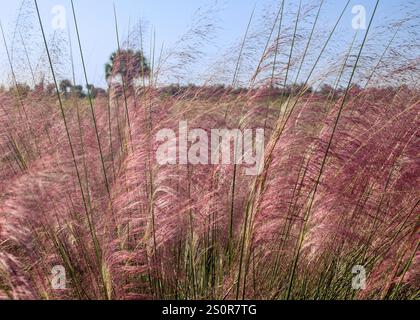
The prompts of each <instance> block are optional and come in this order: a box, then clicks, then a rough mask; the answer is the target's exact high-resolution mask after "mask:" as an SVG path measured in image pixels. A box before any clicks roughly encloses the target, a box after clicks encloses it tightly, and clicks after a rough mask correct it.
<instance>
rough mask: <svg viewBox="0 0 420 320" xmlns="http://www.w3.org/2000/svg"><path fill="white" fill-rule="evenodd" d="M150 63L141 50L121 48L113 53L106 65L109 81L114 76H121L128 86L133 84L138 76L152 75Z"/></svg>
mask: <svg viewBox="0 0 420 320" xmlns="http://www.w3.org/2000/svg"><path fill="white" fill-rule="evenodd" d="M150 72H151V69H150V65H149V63H148V61H147V59H146V57H145V56H144V54H143V53H142V52H141V51H133V50H131V49H128V50H120V51H116V52H114V53H112V55H111V57H110V58H109V62H108V63H107V64H106V65H105V77H106V80H107V82H108V83H109V82H110V81H112V80H116V79H113V78H116V77H121V78H122V79H121V78H119V80H123V81H124V83H125V84H126V85H127V86H131V85H133V82H134V80H135V79H137V78H143V77H145V78H147V77H149V76H150Z"/></svg>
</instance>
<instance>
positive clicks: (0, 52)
mask: <svg viewBox="0 0 420 320" xmlns="http://www.w3.org/2000/svg"><path fill="white" fill-rule="evenodd" d="M214 1H215V0H177V1H174V0H115V1H113V0H74V3H75V6H76V10H77V15H78V21H79V28H80V31H81V36H82V44H83V47H84V52H85V58H86V62H87V65H88V75H89V78H90V79H89V80H90V81H91V82H92V83H96V84H103V66H104V64H105V62H106V61H107V58H108V57H109V55H110V53H111V52H112V51H113V50H115V49H116V40H115V30H114V22H113V3H114V2H115V5H116V7H117V11H118V19H119V24H120V33H121V34H122V37H123V34H126V32H127V29H128V25H129V23H130V24H131V25H133V24H135V23H136V22H137V21H138V20H139V18H141V19H143V20H145V21H147V22H148V24H149V27H150V26H153V28H155V30H156V37H157V47H159V48H160V43H162V42H164V43H165V46H166V47H170V46H171V44H173V43H174V41H175V40H176V39H178V38H179V37H180V36H181V35H182V34H183V33H184V32H185V31H186V30H187V29H188V26H189V25H190V23H191V20H192V17H193V15H194V12H195V11H196V10H197V9H198V8H200V7H203V6H205V5H206V4H209V3H212V2H214ZM286 2H288V3H289V4H290V3H296V5H297V3H298V1H291V0H289V1H287V0H286ZM303 2H304V3H310V2H311V0H303ZM314 2H315V3H317V2H318V1H314ZM405 2H406V1H405V0H392V1H391V0H381V3H380V6H379V9H378V15H377V17H376V20H375V22H376V23H383V22H384V21H386V20H387V19H399V18H402V17H403V16H404V14H405V12H404V10H401V9H400V7H401V5H403V4H404V3H405ZM38 3H39V7H40V11H41V14H42V18H43V20H44V24H45V27H46V29H47V32H48V33H50V32H52V27H51V21H52V19H53V18H54V14H53V13H52V12H51V10H52V8H53V7H54V6H56V5H62V6H64V7H65V8H66V16H67V20H68V22H69V23H70V25H71V26H72V16H71V9H70V8H71V7H70V0H39V1H38ZM275 3H276V1H273V0H219V1H218V7H219V8H220V11H218V16H217V18H218V19H217V24H218V27H219V28H218V31H217V34H216V41H217V44H218V46H217V48H220V47H223V46H226V47H228V46H229V45H231V44H232V43H234V42H235V41H237V40H238V39H240V38H241V37H242V36H243V33H244V30H245V27H246V24H247V21H248V19H249V15H250V13H251V11H252V9H253V7H254V6H256V11H257V14H256V15H258V14H259V13H261V12H262V11H263V10H267V9H269V8H270V7H269V6H270V4H275ZM344 3H345V1H344V0H326V3H325V5H324V8H323V11H322V14H321V17H322V18H321V21H320V23H321V24H322V25H326V26H327V25H331V24H333V23H334V22H335V19H336V17H337V16H338V15H339V13H340V10H341V9H342V7H343V5H344ZM374 3H375V0H354V1H353V2H352V5H357V4H362V5H364V6H365V7H366V9H367V14H368V17H369V14H371V11H372V8H373V5H374ZM419 3H420V1H417V5H418V7H417V8H419V9H420V5H419ZM19 5H20V1H10V0H0V8H1V11H0V19H1V22H2V24H3V26H4V28H5V31H6V34H7V36H8V40H10V34H12V32H13V25H14V21H15V19H16V15H17V12H18V8H19ZM273 10H275V9H273ZM351 20H352V14H351V6H350V9H349V10H348V11H347V14H346V16H345V17H344V19H343V25H342V28H343V30H344V31H346V30H347V29H348V30H349V32H348V34H349V36H350V35H351V34H352V33H353V32H352V28H351ZM258 21H261V20H258V19H256V20H255V21H254V23H258ZM286 23H287V22H286ZM345 33H346V32H344V34H345ZM215 48H216V47H211V46H210V47H209V48H206V49H205V53H206V54H207V55H208V56H212V55H217V50H215ZM75 52H76V51H75ZM5 61H6V58H5V48H4V45H3V43H1V44H0V71H1V74H0V81H1V80H3V81H4V75H5V74H6V73H7V72H8V70H6V68H7V64H6V63H5ZM77 78H78V79H81V70H80V65H79V66H78V67H77ZM80 81H81V80H80Z"/></svg>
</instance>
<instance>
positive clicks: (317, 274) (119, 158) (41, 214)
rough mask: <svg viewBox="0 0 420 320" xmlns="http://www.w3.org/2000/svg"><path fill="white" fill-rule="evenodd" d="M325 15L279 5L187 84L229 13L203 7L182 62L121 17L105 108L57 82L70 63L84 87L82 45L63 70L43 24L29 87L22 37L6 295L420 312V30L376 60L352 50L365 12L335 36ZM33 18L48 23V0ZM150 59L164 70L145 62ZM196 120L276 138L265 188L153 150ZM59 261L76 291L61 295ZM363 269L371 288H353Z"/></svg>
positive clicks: (2, 207)
mask: <svg viewBox="0 0 420 320" xmlns="http://www.w3.org/2000/svg"><path fill="white" fill-rule="evenodd" d="M286 3H287V2H286ZM71 4H72V5H73V7H72V9H73V14H74V23H75V27H77V12H76V10H75V9H77V4H76V5H74V4H73V1H72V2H71ZM323 5H324V1H320V2H316V3H315V5H314V4H310V5H307V4H306V2H305V1H304V2H303V3H300V4H299V7H297V6H290V5H285V2H281V3H280V4H277V7H276V11H275V12H274V14H273V13H272V12H268V13H267V14H265V15H264V16H263V18H264V21H265V23H264V24H260V25H262V27H261V28H259V29H256V30H254V29H253V23H254V21H255V19H256V18H255V15H256V13H253V14H252V15H251V17H250V19H249V24H248V27H247V28H246V30H245V33H244V35H243V36H242V37H241V38H240V41H239V43H238V44H237V45H236V46H235V50H231V49H230V50H229V51H228V52H226V53H225V54H221V56H223V64H221V63H220V61H218V62H216V63H214V64H211V63H210V67H209V68H208V71H207V72H208V73H207V74H205V75H204V76H200V82H201V84H200V85H189V86H182V85H172V86H167V85H166V86H165V85H164V82H163V81H168V79H177V80H178V81H179V80H180V79H183V78H184V77H186V74H187V73H188V72H186V70H188V69H187V65H188V67H192V65H193V64H198V63H200V61H203V59H204V58H203V53H202V52H201V46H204V45H205V43H206V42H208V41H210V42H211V41H213V35H212V33H213V32H214V31H215V30H216V29H217V28H216V27H215V25H213V15H214V13H215V11H214V10H216V9H215V8H214V7H212V6H210V7H209V8H205V9H204V10H201V11H200V10H199V11H198V19H197V22H196V23H193V24H192V27H191V30H189V31H188V32H187V33H186V35H185V36H184V37H181V39H180V40H179V41H178V42H177V43H176V46H175V48H173V49H172V51H171V50H169V51H168V50H166V49H165V48H162V49H160V48H158V46H157V45H156V44H155V43H154V41H155V40H154V39H155V38H154V32H153V31H152V32H151V35H147V33H149V31H150V30H146V29H147V28H145V27H144V26H145V24H144V23H143V22H139V23H138V25H136V26H134V27H133V30H132V31H131V30H130V31H129V35H128V37H127V39H126V40H125V41H123V42H121V43H120V34H119V29H118V19H117V16H118V14H117V12H116V15H115V18H116V21H115V23H116V40H115V44H116V47H117V46H118V51H117V52H116V54H115V55H114V56H113V66H109V67H108V69H107V72H109V74H108V77H109V80H110V81H109V87H108V88H107V89H108V90H107V94H104V95H98V96H95V97H93V92H92V91H91V90H90V89H89V90H88V93H87V97H81V96H79V94H80V92H79V93H78V92H76V91H75V89H74V88H73V89H72V90H71V91H70V92H64V93H63V92H61V91H60V88H59V87H58V83H57V82H55V83H54V80H55V79H54V78H56V77H58V78H57V79H61V78H60V72H61V70H65V69H66V66H65V64H66V62H67V61H71V66H72V68H73V70H72V72H73V82H74V64H73V61H74V60H76V59H83V54H84V52H83V43H82V42H80V41H78V42H77V43H76V45H77V49H79V50H77V52H78V54H77V55H76V54H75V55H74V56H73V55H71V56H69V57H68V58H66V57H64V56H63V60H62V61H55V58H54V49H53V48H54V45H53V43H52V42H51V41H49V40H48V38H47V36H45V34H43V32H44V30H43V29H39V35H40V42H39V43H37V44H36V45H35V44H34V43H30V44H28V45H31V46H33V47H34V48H35V47H40V48H42V49H41V52H40V54H39V56H40V57H41V58H39V60H38V61H31V58H32V57H34V56H36V55H31V57H29V56H28V55H24V56H26V57H27V58H28V59H25V60H20V61H19V63H18V65H22V64H23V65H25V64H26V65H29V66H30V67H31V69H32V70H37V71H36V76H35V77H33V82H34V83H33V84H32V85H31V86H24V85H23V84H22V83H21V81H22V80H21V79H24V78H25V76H26V75H23V74H21V72H22V71H21V68H15V67H14V66H15V65H16V64H17V62H16V61H15V60H16V59H17V57H19V56H20V55H19V52H18V51H19V45H16V44H15V41H17V42H18V43H20V45H22V44H24V43H25V39H24V38H23V37H13V40H12V42H13V44H12V45H10V47H13V51H14V52H15V53H14V58H13V59H12V58H10V59H9V60H8V61H9V63H8V66H9V69H10V70H11V79H12V81H11V85H10V86H9V87H8V88H7V89H6V88H3V89H1V90H0V155H1V156H0V163H1V166H0V180H1V183H0V298H1V299H418V298H419V296H418V289H419V279H420V275H419V234H418V227H419V220H418V213H419V185H420V175H419V161H418V158H419V143H420V141H419V132H418V128H419V127H420V119H419V111H420V108H419V107H420V93H419V89H418V83H417V82H416V81H418V75H419V74H418V63H419V59H418V57H416V56H412V55H406V57H403V55H402V52H401V51H400V50H399V49H398V48H399V46H400V45H401V41H402V40H401V39H406V40H407V42H410V40H412V39H413V38H414V39H418V34H417V33H416V32H413V30H415V29H413V28H412V26H413V24H414V25H415V24H416V23H417V22H416V17H411V18H410V19H406V20H404V21H400V22H399V24H395V26H396V29H395V30H396V31H397V32H403V28H404V26H406V28H407V29H406V30H410V31H409V32H408V35H407V36H406V37H405V38H404V37H402V38H396V37H394V38H390V37H392V36H393V34H394V32H391V33H387V34H385V33H383V32H381V30H380V28H378V30H379V31H378V33H377V34H379V35H382V36H384V35H385V36H388V37H387V38H386V41H389V42H386V41H385V42H386V43H387V44H388V45H387V46H386V47H382V46H379V45H378V46H376V45H373V44H372V45H371V41H374V39H373V38H374V37H372V38H371V37H370V35H371V34H372V35H377V34H376V33H375V32H376V29H375V28H374V27H371V24H369V28H368V29H367V30H366V31H365V34H362V36H364V38H360V37H358V34H357V31H355V33H356V34H355V36H354V37H353V38H352V42H351V43H346V44H342V43H341V40H340V39H335V36H336V33H338V32H339V31H338V30H337V26H339V25H340V22H342V20H341V19H342V17H343V13H344V12H346V10H349V3H347V5H346V4H344V5H343V8H342V10H343V11H342V12H341V11H340V12H338V15H337V20H336V21H334V23H333V25H332V26H331V27H330V28H329V29H328V30H327V32H326V33H322V32H321V31H320V29H319V28H320V27H319V26H318V23H319V21H318V20H319V19H320V18H319V17H320V16H322V8H323V7H322V6H323ZM22 8H25V9H24V10H23V9H22ZM22 8H21V12H23V13H24V14H23V13H22V14H21V15H22V16H23V17H24V20H25V21H31V23H33V21H35V22H37V23H38V22H39V23H38V25H37V26H39V27H41V28H42V26H43V25H42V20H41V18H39V21H38V20H37V19H38V17H37V16H36V13H37V11H38V10H39V8H38V7H37V3H36V1H35V2H34V3H32V2H29V1H24V4H23V7H22ZM22 10H23V11H22ZM340 10H341V9H340ZM378 10H380V5H379V9H378ZM340 13H341V16H340ZM32 14H35V16H33V15H32ZM254 14H255V15H254ZM374 16H375V13H374V14H373V16H372V20H371V21H370V22H372V21H373V20H374ZM417 18H418V17H417ZM25 21H22V20H19V19H18V22H17V23H16V30H25V28H24V26H25ZM267 21H268V22H267ZM286 21H287V23H286ZM27 23H29V22H27ZM39 27H37V28H39ZM37 30H38V29H37ZM395 30H394V29H393V30H392V31H395ZM79 32H80V33H83V30H79V29H74V33H75V35H76V36H77V37H79V36H80V33H79ZM358 32H360V33H362V32H361V31H358ZM390 34H391V35H390ZM42 35H43V37H41V36H42ZM359 36H360V35H359ZM410 37H411V38H410ZM16 39H17V40H16ZM394 39H395V41H396V42H397V44H398V45H394V43H393V41H394ZM375 40H377V38H375ZM4 42H5V46H6V47H7V48H9V44H8V39H7V37H5V38H4ZM34 42H35V40H34ZM53 42H54V41H53ZM148 42H149V43H150V44H147V43H148ZM69 45H70V46H71V44H69ZM73 45H74V43H73ZM25 48H26V46H25ZM337 48H338V49H337ZM375 48H379V49H377V50H375ZM417 49H418V48H417ZM25 50H27V49H25ZM31 50H32V49H31ZM33 50H36V49H33ZM137 50H140V51H141V52H143V53H144V56H142V58H141V59H143V58H145V57H147V60H148V61H149V64H143V63H142V64H141V66H140V67H139V65H138V62H136V61H138V60H135V59H138V57H139V56H137V58H135V59H134V60H130V59H132V57H133V56H132V54H130V53H131V52H135V51H137ZM337 50H339V51H340V52H339V53H336V52H337ZM413 50H415V49H413ZM148 51H149V54H147V52H148ZM70 52H72V50H71V49H70ZM75 52H76V50H75ZM232 52H233V53H234V54H235V55H232ZM334 52H335V53H334ZM412 52H414V51H412ZM330 54H335V59H334V61H331V60H329V61H327V60H328V59H327V58H326V56H327V57H328V56H329V55H330ZM147 60H146V61H147ZM402 61H405V62H402ZM40 64H41V65H42V67H36V69H35V67H34V66H38V65H40ZM63 64H64V66H63ZM180 65H184V66H185V68H182V71H177V70H178V69H179V66H180ZM226 65H229V66H226ZM320 65H323V68H321V69H322V70H320ZM122 66H124V72H126V73H125V75H123V76H120V72H121V69H122ZM214 66H215V67H214ZM221 66H222V68H220V67H221ZM82 67H83V68H84V75H85V76H86V82H88V79H89V78H88V76H89V75H88V74H87V73H86V66H85V65H84V61H83V63H82ZM43 68H47V70H48V72H45V74H43V72H42V70H43ZM133 75H137V76H138V78H137V79H135V81H133V79H134V78H135V76H133ZM118 76H120V77H118ZM113 78H118V79H119V81H111V80H112V79H113ZM413 79H414V81H413ZM218 81H222V82H223V83H227V84H228V86H222V85H219V86H216V85H214V84H215V83H220V82H218ZM133 82H136V84H137V85H133ZM355 83H358V85H356V84H355ZM87 84H88V83H87ZM373 84H375V85H373ZM181 121H188V125H189V127H190V128H199V129H203V130H205V131H206V132H208V133H209V134H210V131H211V129H215V128H228V129H235V128H240V129H255V128H264V129H265V145H266V148H265V156H264V165H263V171H262V173H261V174H260V175H258V176H248V175H246V173H245V168H246V167H244V166H239V165H233V164H232V165H222V164H220V165H204V164H200V165H192V164H188V165H182V164H178V165H159V164H158V162H157V161H156V152H157V149H158V147H159V143H158V142H157V140H156V135H157V134H158V132H159V131H160V130H161V129H173V130H174V131H175V132H177V130H178V127H179V123H180V122H181ZM232 151H233V150H232ZM57 265H61V266H63V267H64V268H65V271H66V283H65V287H66V288H65V289H64V290H55V289H54V288H53V286H52V285H51V277H52V274H51V270H52V268H53V267H54V266H57ZM355 266H362V267H363V268H365V270H366V274H367V280H366V283H365V288H364V290H357V289H355V288H353V287H352V280H353V277H354V276H355V275H354V274H353V273H352V271H353V270H354V267H355ZM359 289H360V288H359Z"/></svg>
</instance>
